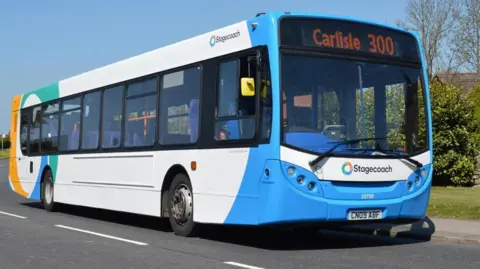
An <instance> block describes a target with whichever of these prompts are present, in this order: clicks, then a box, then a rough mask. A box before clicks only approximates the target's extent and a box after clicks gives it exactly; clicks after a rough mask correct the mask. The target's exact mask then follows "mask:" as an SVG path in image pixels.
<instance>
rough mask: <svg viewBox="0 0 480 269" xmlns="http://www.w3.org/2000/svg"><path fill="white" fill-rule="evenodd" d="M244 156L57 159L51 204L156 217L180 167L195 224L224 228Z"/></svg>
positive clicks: (243, 152) (205, 153) (227, 152)
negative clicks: (166, 183)
mask: <svg viewBox="0 0 480 269" xmlns="http://www.w3.org/2000/svg"><path fill="white" fill-rule="evenodd" d="M248 154H249V149H218V150H188V151H182V150H176V151H169V152H166V151H159V152H141V153H138V152H136V153H110V154H106V153H105V154H81V155H62V156H59V161H58V162H59V163H60V164H61V165H59V166H58V171H57V176H56V182H55V201H57V202H61V203H67V204H75V205H82V206H89V207H96V208H105V209H109V210H117V211H125V212H131V213H138V214H145V215H151V216H160V212H161V202H160V201H161V195H160V191H161V188H162V184H163V179H164V177H165V175H166V173H167V171H168V169H170V167H172V166H173V165H175V164H180V165H182V166H183V167H185V168H186V169H187V172H188V173H189V176H190V180H191V182H192V187H193V194H194V199H195V214H194V219H195V221H197V222H204V223H223V222H224V220H225V218H226V217H227V216H228V213H229V212H230V209H231V207H232V204H233V202H234V201H235V197H236V195H237V193H238V190H239V188H240V185H241V182H242V178H243V174H244V171H245V168H246V165H247V160H248ZM191 161H196V162H197V169H196V171H191V170H190V169H189V168H190V162H191ZM213 208H215V210H212V209H213Z"/></svg>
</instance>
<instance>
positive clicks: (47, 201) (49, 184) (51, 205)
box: [40, 169, 58, 212]
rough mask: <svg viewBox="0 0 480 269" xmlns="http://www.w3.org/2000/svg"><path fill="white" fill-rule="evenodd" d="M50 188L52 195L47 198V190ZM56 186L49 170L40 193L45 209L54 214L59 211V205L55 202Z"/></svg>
mask: <svg viewBox="0 0 480 269" xmlns="http://www.w3.org/2000/svg"><path fill="white" fill-rule="evenodd" d="M48 188H50V190H51V195H50V196H48V195H47V196H46V195H45V194H46V191H47V189H48ZM54 189H55V188H54V184H53V175H52V171H51V170H50V169H47V170H46V171H45V173H44V174H43V179H42V186H41V191H40V199H41V201H42V206H43V208H44V209H45V210H46V211H48V212H54V211H55V210H56V209H57V207H58V206H57V205H56V204H55V202H54V195H55V192H54Z"/></svg>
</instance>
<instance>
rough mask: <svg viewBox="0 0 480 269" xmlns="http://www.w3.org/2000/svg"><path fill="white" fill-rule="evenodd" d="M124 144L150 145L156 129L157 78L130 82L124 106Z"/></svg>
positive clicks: (132, 145) (130, 145)
mask: <svg viewBox="0 0 480 269" xmlns="http://www.w3.org/2000/svg"><path fill="white" fill-rule="evenodd" d="M125 112H126V117H125V140H124V143H125V146H127V147H140V146H151V145H153V143H154V141H155V134H156V129H157V126H156V125H157V124H156V123H157V120H156V119H157V79H156V78H154V79H148V80H145V81H141V82H137V83H133V84H130V85H129V86H128V88H127V98H126V107H125Z"/></svg>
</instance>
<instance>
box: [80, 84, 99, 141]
mask: <svg viewBox="0 0 480 269" xmlns="http://www.w3.org/2000/svg"><path fill="white" fill-rule="evenodd" d="M82 114H83V116H82V124H83V126H82V149H97V148H98V138H99V128H100V91H97V92H93V93H89V94H86V95H85V96H84V97H83V108H82Z"/></svg>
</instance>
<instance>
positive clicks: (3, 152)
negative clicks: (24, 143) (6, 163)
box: [0, 150, 9, 159]
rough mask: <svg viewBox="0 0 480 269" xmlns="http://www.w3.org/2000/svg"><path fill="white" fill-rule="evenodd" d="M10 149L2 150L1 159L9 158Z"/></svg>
mask: <svg viewBox="0 0 480 269" xmlns="http://www.w3.org/2000/svg"><path fill="white" fill-rule="evenodd" d="M8 154H9V153H8V150H4V151H0V159H4V158H8V156H9V155H8Z"/></svg>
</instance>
